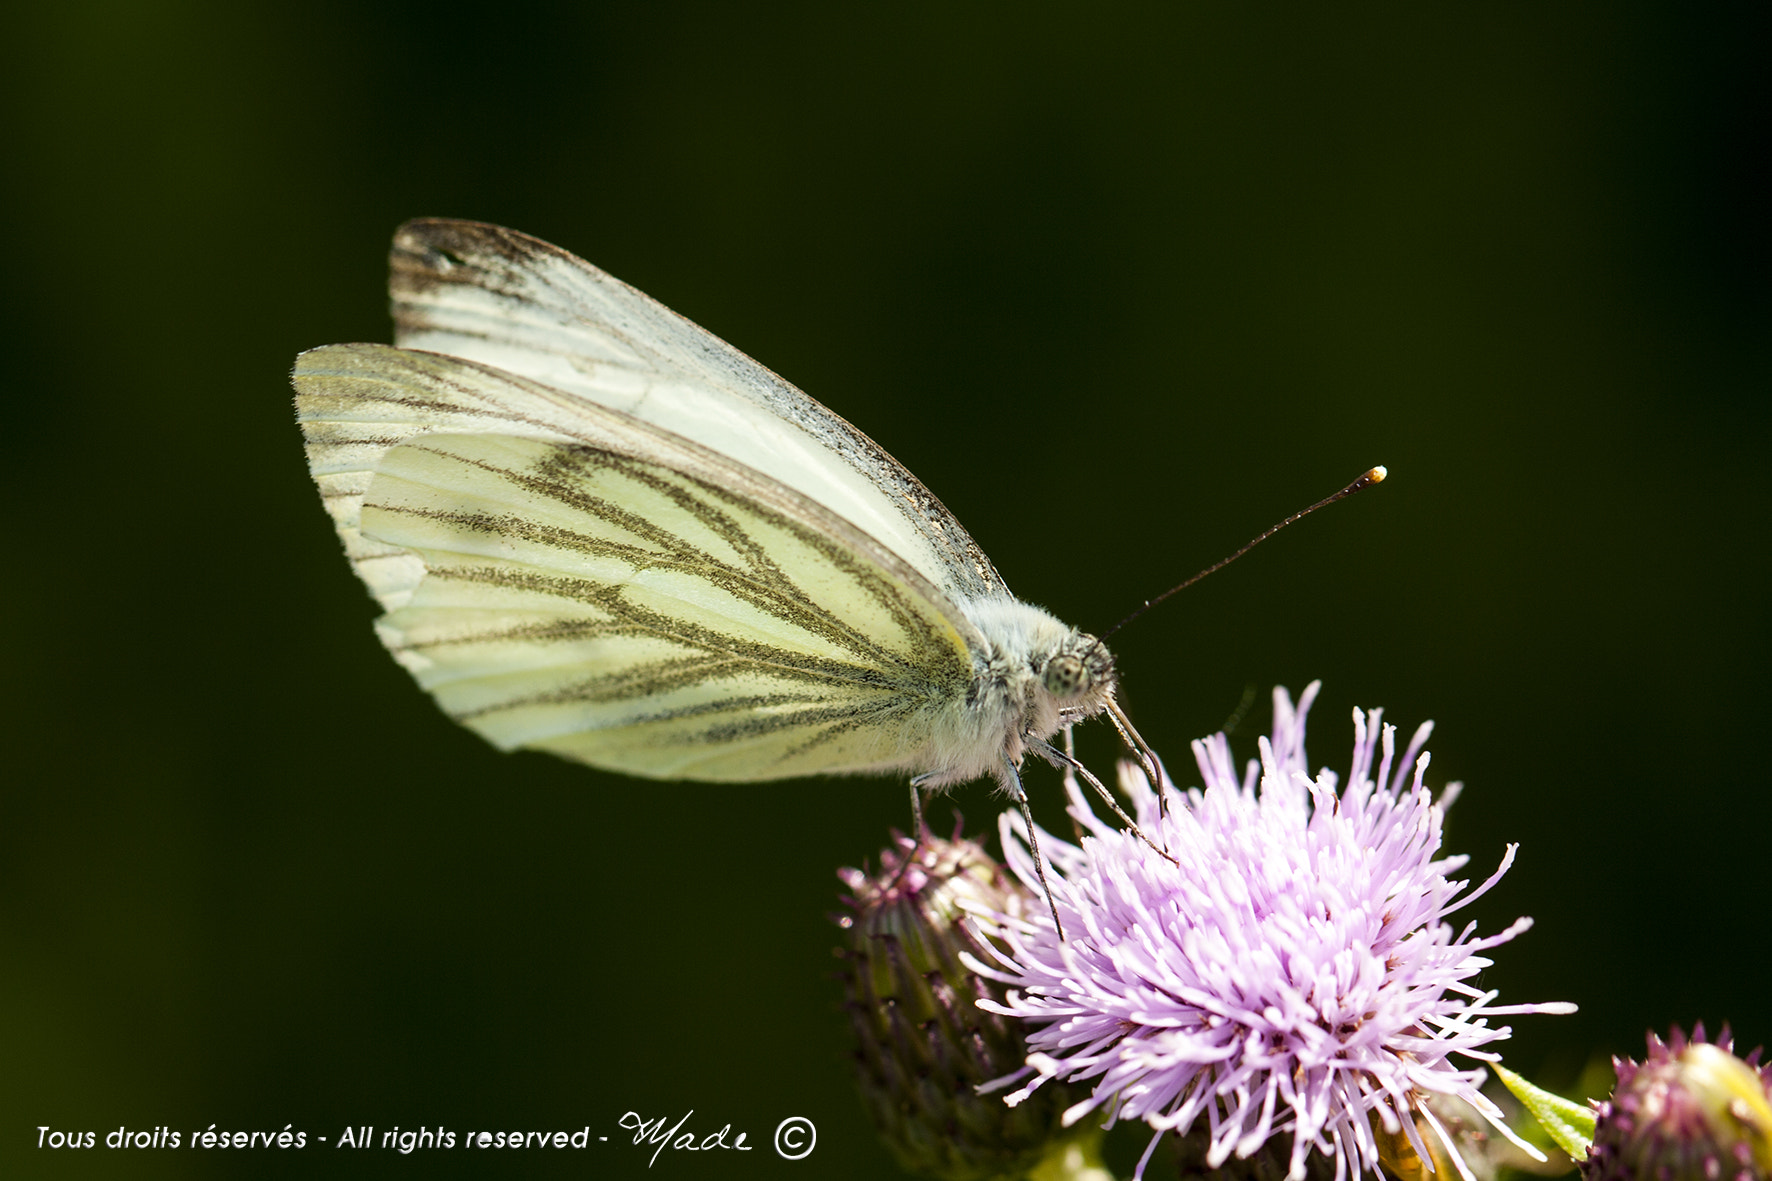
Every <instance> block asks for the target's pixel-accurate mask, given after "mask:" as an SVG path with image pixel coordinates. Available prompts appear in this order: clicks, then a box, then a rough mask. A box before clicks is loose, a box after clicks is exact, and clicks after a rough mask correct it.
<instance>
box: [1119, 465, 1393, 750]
mask: <svg viewBox="0 0 1772 1181" xmlns="http://www.w3.org/2000/svg"><path fill="white" fill-rule="evenodd" d="M1386 474H1387V473H1386V472H1385V470H1384V468H1382V467H1375V468H1371V469H1370V470H1368V471H1366V472H1364V473H1362V474H1361V475H1360V478H1359V479H1357V480H1355V481H1354V482H1353V483H1351V484H1349V485H1348V486H1347V487H1346V488H1343V489H1342V490H1341V491H1340V492H1337V493H1335V494H1333V495H1331V496H1325V497H1324V498H1323V499H1321V500H1319V501H1317V503H1315V504H1313V505H1311V506H1310V507H1309V508H1303V509H1299V510H1298V511H1297V512H1295V513H1293V514H1292V515H1291V516H1290V517H1287V518H1286V519H1285V520H1284V521H1281V522H1280V523H1279V524H1277V525H1275V526H1274V527H1273V528H1271V529H1268V530H1267V531H1266V532H1264V533H1262V534H1261V535H1260V536H1258V537H1255V538H1253V539H1251V540H1250V541H1249V543H1248V544H1247V545H1245V546H1244V547H1243V548H1242V549H1240V550H1238V551H1237V552H1236V553H1234V554H1232V555H1231V556H1230V557H1228V558H1221V559H1220V560H1218V561H1216V562H1214V563H1212V565H1210V566H1208V567H1206V568H1205V569H1204V570H1202V571H1200V572H1199V573H1198V574H1196V575H1194V576H1193V577H1192V578H1190V579H1188V580H1187V581H1185V582H1181V583H1177V584H1176V585H1175V586H1172V587H1170V588H1169V589H1168V590H1166V591H1164V592H1163V593H1162V594H1160V595H1158V596H1157V597H1156V598H1154V599H1146V600H1145V601H1144V605H1143V606H1142V607H1140V608H1139V609H1138V610H1136V611H1134V612H1133V613H1132V614H1130V615H1128V616H1127V617H1126V618H1124V619H1122V620H1120V622H1118V623H1116V624H1114V626H1112V627H1110V628H1108V629H1107V630H1106V631H1104V632H1102V633H1101V638H1100V639H1099V640H1097V641H1096V643H1098V644H1100V643H1105V642H1106V641H1107V638H1108V637H1109V636H1111V635H1113V634H1114V633H1115V632H1117V631H1119V630H1120V629H1121V628H1123V627H1125V626H1126V625H1127V624H1129V623H1131V622H1132V621H1133V620H1134V619H1137V618H1138V617H1139V616H1140V615H1143V614H1144V613H1145V612H1146V611H1149V610H1150V609H1151V608H1152V607H1155V606H1156V605H1157V604H1158V603H1161V602H1162V601H1163V600H1164V599H1167V598H1168V597H1169V596H1170V595H1173V594H1177V593H1179V592H1181V591H1184V590H1186V589H1187V588H1188V587H1190V586H1192V585H1194V583H1196V582H1198V581H1200V579H1202V578H1204V577H1206V576H1207V575H1208V574H1216V573H1217V572H1218V571H1220V570H1222V569H1224V568H1225V567H1226V566H1228V565H1230V564H1231V563H1232V562H1234V561H1236V560H1237V559H1238V558H1240V557H1242V556H1243V555H1244V554H1246V553H1248V552H1249V551H1250V550H1252V549H1254V548H1255V547H1256V546H1258V545H1260V544H1261V543H1262V542H1264V541H1266V540H1267V539H1268V538H1270V537H1272V536H1273V535H1274V534H1276V533H1278V532H1279V531H1280V530H1282V529H1284V528H1285V527H1286V526H1288V525H1290V524H1292V522H1294V521H1297V520H1300V519H1302V518H1304V517H1308V516H1310V515H1311V514H1312V513H1314V512H1316V511H1317V510H1318V509H1320V508H1323V507H1325V506H1327V505H1331V504H1334V503H1335V502H1336V501H1338V500H1346V499H1347V498H1348V497H1350V496H1352V495H1353V494H1354V493H1356V492H1364V491H1365V490H1366V489H1368V488H1370V487H1372V485H1374V484H1381V483H1383V482H1384V477H1385V475H1386ZM1115 724H1116V725H1117V724H1118V722H1117V721H1116V723H1115ZM1146 771H1147V773H1148V771H1149V768H1146Z"/></svg>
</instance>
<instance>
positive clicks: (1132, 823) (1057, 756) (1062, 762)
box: [1027, 737, 1180, 865]
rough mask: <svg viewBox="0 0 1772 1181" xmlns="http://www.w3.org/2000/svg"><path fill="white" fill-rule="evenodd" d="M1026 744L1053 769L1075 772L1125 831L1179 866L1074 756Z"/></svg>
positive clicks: (1032, 741) (1029, 741)
mask: <svg viewBox="0 0 1772 1181" xmlns="http://www.w3.org/2000/svg"><path fill="white" fill-rule="evenodd" d="M1027 744H1028V749H1029V750H1031V751H1033V752H1034V753H1035V754H1037V755H1039V756H1040V757H1041V758H1043V759H1045V760H1046V761H1047V762H1048V763H1051V764H1052V765H1053V766H1054V767H1059V768H1068V769H1069V770H1072V771H1075V772H1076V773H1077V774H1078V775H1081V776H1082V777H1083V778H1084V779H1085V780H1086V781H1087V782H1088V784H1089V786H1090V787H1093V788H1094V789H1095V794H1096V795H1098V796H1100V797H1101V798H1102V800H1103V801H1104V802H1105V803H1106V804H1107V806H1108V807H1110V808H1112V809H1113V810H1114V815H1115V816H1118V817H1119V818H1120V819H1121V821H1123V822H1124V823H1125V825H1126V827H1127V829H1128V830H1130V831H1131V833H1132V835H1133V836H1135V837H1137V838H1138V839H1139V840H1141V841H1143V842H1144V843H1145V844H1147V845H1149V846H1150V847H1151V849H1152V850H1153V851H1155V852H1156V853H1157V855H1158V856H1160V857H1162V858H1164V859H1165V860H1167V861H1169V862H1170V863H1171V864H1175V865H1179V864H1180V862H1178V861H1176V860H1175V858H1173V857H1171V856H1169V851H1168V850H1167V849H1162V848H1158V846H1157V843H1156V842H1155V841H1153V840H1151V838H1149V837H1148V836H1146V835H1145V834H1144V829H1142V828H1140V827H1138V821H1136V820H1134V819H1132V817H1130V816H1128V815H1126V809H1124V808H1122V807H1120V802H1119V801H1118V800H1116V799H1114V793H1113V792H1111V791H1109V790H1108V789H1107V785H1106V784H1105V783H1103V782H1102V781H1101V780H1099V779H1097V778H1096V777H1095V774H1094V773H1093V772H1092V771H1090V770H1089V768H1087V767H1085V766H1084V765H1083V764H1082V763H1080V762H1078V761H1077V759H1076V757H1075V756H1073V755H1069V754H1066V753H1065V752H1064V751H1062V750H1059V749H1058V748H1057V747H1056V746H1053V745H1052V744H1051V743H1050V742H1042V741H1040V740H1039V739H1038V738H1033V737H1029V738H1028V739H1027ZM1159 790H1161V789H1159Z"/></svg>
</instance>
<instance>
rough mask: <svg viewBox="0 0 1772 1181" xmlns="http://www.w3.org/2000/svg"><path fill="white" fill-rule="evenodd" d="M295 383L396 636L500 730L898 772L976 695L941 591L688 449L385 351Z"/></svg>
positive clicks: (336, 506) (314, 367) (569, 750)
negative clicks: (940, 714) (398, 572)
mask: <svg viewBox="0 0 1772 1181" xmlns="http://www.w3.org/2000/svg"><path fill="white" fill-rule="evenodd" d="M297 387H298V390H300V392H301V396H300V397H299V398H298V404H299V408H300V412H301V415H302V419H303V425H304V428H305V429H306V430H307V431H308V433H309V437H310V440H311V453H312V455H313V456H314V458H315V466H316V475H317V478H320V479H321V480H322V485H323V488H328V490H329V491H330V492H331V493H332V495H331V496H330V498H329V504H330V505H331V507H332V508H333V510H334V516H335V520H337V522H338V525H339V529H340V532H341V534H343V535H344V536H345V538H346V541H347V547H351V546H354V547H355V548H354V550H353V559H354V561H355V562H356V564H357V566H358V569H359V572H360V573H363V574H364V577H365V580H366V581H370V582H371V584H372V587H374V586H375V581H376V579H377V578H380V579H381V581H382V583H383V586H382V588H381V590H382V598H383V601H384V604H385V605H386V606H388V607H389V608H390V611H389V614H388V615H387V616H385V617H384V618H383V620H382V621H381V622H380V624H379V625H378V628H379V630H380V632H381V634H382V638H383V640H384V642H386V643H387V644H388V646H389V647H390V649H392V650H393V651H394V653H395V655H396V656H397V657H398V658H399V659H400V660H401V661H402V663H403V664H405V665H406V666H407V667H408V668H409V669H411V670H412V671H413V673H414V675H415V676H417V677H418V679H419V680H420V682H421V684H423V685H424V686H425V687H426V688H427V689H429V690H430V691H431V692H432V693H433V694H434V695H435V696H436V697H437V699H438V700H439V702H440V703H441V704H442V705H443V706H444V708H445V709H447V710H448V711H449V712H450V713H451V714H452V715H454V716H455V717H457V718H458V719H459V720H461V721H462V722H464V723H465V724H467V725H469V726H471V727H473V728H474V729H476V730H477V731H479V732H480V733H482V734H483V735H485V736H486V737H487V738H489V739H491V740H492V741H493V742H495V743H497V744H498V745H500V746H503V747H507V748H508V747H513V746H530V747H539V748H542V749H547V750H551V751H554V752H556V753H559V754H564V755H567V756H569V757H573V758H578V759H581V760H583V761H586V762H590V763H594V764H596V765H598V766H603V767H609V768H612V769H617V770H623V771H628V772H631V773H636V774H643V775H652V776H661V777H690V778H700V779H726V780H752V779H767V778H777V777H782V776H787V775H794V774H808V773H814V772H819V771H827V772H828V771H848V770H866V769H881V768H884V767H890V766H908V765H915V763H916V760H917V759H918V758H919V757H921V756H922V753H923V748H924V747H925V746H926V745H927V742H928V738H927V730H928V714H929V711H930V710H932V709H939V707H940V706H941V705H942V704H944V703H951V702H952V701H954V700H955V699H956V698H957V697H959V696H963V695H964V693H965V691H966V685H967V682H968V679H969V676H970V673H971V658H970V655H969V651H968V644H967V634H968V633H969V632H970V625H968V624H966V623H965V622H964V620H963V619H962V618H961V617H960V616H959V613H958V611H957V610H956V609H955V608H954V607H953V605H952V604H951V603H950V602H948V601H947V600H946V599H945V597H944V596H943V595H941V593H940V592H939V591H937V590H936V589H935V588H934V587H931V586H929V585H928V583H927V582H926V580H924V579H923V578H922V577H921V576H920V575H919V574H918V572H916V571H915V570H914V569H912V568H910V567H909V566H908V565H907V564H905V563H903V562H901V561H899V560H897V559H896V558H895V557H894V556H893V555H891V554H890V553H887V552H886V551H884V550H883V549H882V548H881V547H880V546H879V545H878V544H877V543H875V542H873V541H872V540H871V539H869V538H867V537H866V536H865V535H862V534H860V533H859V531H857V530H855V529H854V528H853V527H852V526H850V525H848V524H847V523H846V522H844V521H842V520H841V519H840V518H837V517H835V516H834V515H832V514H830V513H828V512H827V511H825V510H824V509H823V508H821V507H820V506H818V505H814V504H811V503H809V502H807V501H806V500H805V499H804V498H803V497H801V496H799V495H797V494H796V493H794V492H793V491H792V490H791V489H785V488H782V487H780V486H778V485H775V484H774V483H773V482H772V481H769V480H768V479H767V478H766V477H763V476H761V475H760V474H758V473H756V472H752V471H749V470H747V469H745V468H743V467H742V466H741V465H737V464H733V463H731V462H730V461H728V460H726V459H724V458H723V457H721V456H718V455H714V454H712V453H709V452H707V451H706V450H705V449H703V448H700V447H698V446H696V445H695V444H694V443H691V442H689V441H687V440H683V439H680V438H677V437H675V436H672V435H670V434H669V433H668V432H664V431H660V430H659V429H657V428H656V427H654V426H651V425H649V424H647V423H644V422H640V421H638V420H635V419H633V418H630V417H628V416H625V415H622V414H619V413H615V412H612V411H609V410H607V409H604V408H602V407H597V406H590V405H578V404H575V400H574V399H571V398H570V396H563V395H560V394H558V393H551V394H550V392H549V391H546V390H544V389H537V388H535V387H534V383H530V382H525V381H523V380H522V379H520V378H516V377H513V376H511V375H508V374H501V373H498V372H496V371H494V370H489V369H486V368H484V367H481V366H476V365H471V364H468V363H465V362H457V361H454V360H453V359H450V358H441V357H430V356H426V355H424V354H415V353H410V352H402V351H399V350H394V349H387V348H380V347H377V346H361V345H357V346H334V347H333V348H329V349H321V350H315V352H314V353H310V354H305V355H304V356H303V358H302V360H301V362H300V363H299V364H298V369H297ZM568 420H569V421H568ZM464 430H471V432H472V433H462V432H463V431H464ZM378 447H379V448H381V449H380V450H379V452H378ZM366 460H372V461H373V468H372V469H369V470H366V469H364V468H361V467H353V466H351V465H352V464H353V463H362V462H364V461H366ZM322 468H324V469H325V470H324V472H322V470H321V469H322ZM329 484H330V487H328V485H329ZM402 561H403V562H405V563H408V564H409V568H408V569H407V571H406V573H407V577H406V580H405V581H404V582H402V581H400V580H399V579H397V578H392V577H387V576H385V575H386V569H385V568H392V566H393V565H396V564H398V563H399V562H402ZM414 569H415V570H416V571H417V574H416V577H413V576H411V572H412V570H414ZM372 576H373V577H372Z"/></svg>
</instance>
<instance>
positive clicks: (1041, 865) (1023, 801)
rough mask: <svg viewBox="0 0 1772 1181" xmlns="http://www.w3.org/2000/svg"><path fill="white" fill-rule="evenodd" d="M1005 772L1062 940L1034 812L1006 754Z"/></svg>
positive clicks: (1061, 930)
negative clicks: (1035, 828) (1035, 832)
mask: <svg viewBox="0 0 1772 1181" xmlns="http://www.w3.org/2000/svg"><path fill="white" fill-rule="evenodd" d="M1003 770H1004V772H1005V775H1004V779H1003V786H1004V787H1006V788H1008V789H1009V798H1010V799H1012V800H1014V801H1015V804H1016V807H1018V808H1020V809H1021V818H1022V820H1023V821H1024V822H1025V823H1026V824H1027V828H1028V851H1029V852H1031V853H1032V854H1033V855H1034V876H1035V877H1037V878H1039V879H1040V889H1042V890H1044V891H1045V892H1046V906H1047V908H1048V909H1050V910H1051V911H1052V926H1053V929H1054V930H1056V931H1057V932H1058V938H1059V941H1060V942H1063V940H1064V924H1063V923H1062V922H1060V921H1059V919H1058V903H1057V902H1056V901H1054V900H1053V897H1052V887H1051V885H1049V884H1048V883H1047V881H1046V863H1045V862H1044V861H1042V860H1041V859H1040V838H1039V837H1037V836H1035V835H1034V814H1033V812H1032V811H1031V810H1029V808H1028V793H1027V791H1026V790H1025V789H1024V788H1023V787H1022V786H1021V776H1020V774H1018V773H1017V772H1016V770H1015V762H1014V760H1012V759H1011V758H1010V757H1009V756H1008V755H1007V754H1005V755H1004V756H1003Z"/></svg>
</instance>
